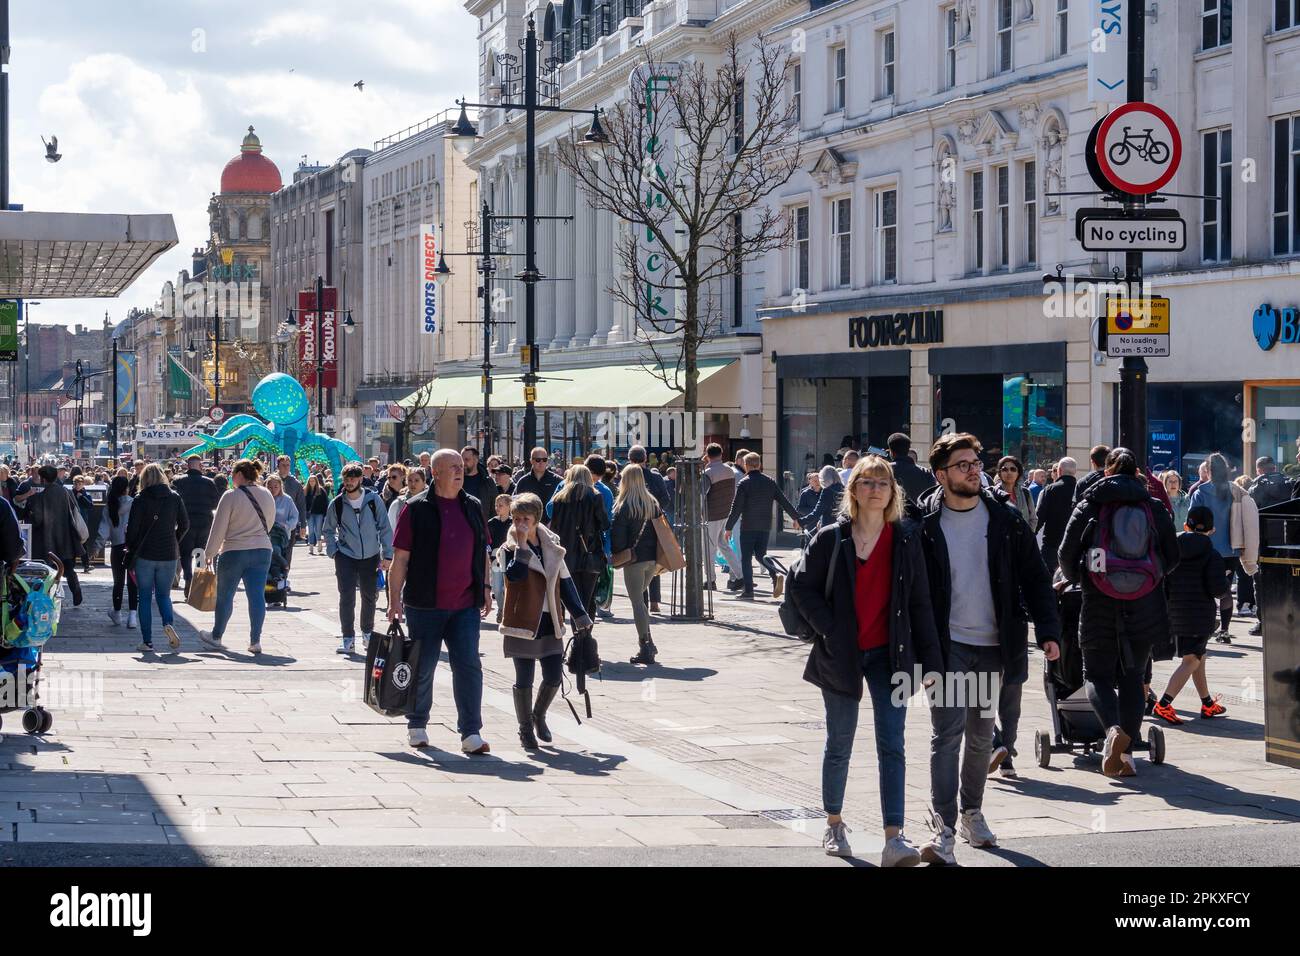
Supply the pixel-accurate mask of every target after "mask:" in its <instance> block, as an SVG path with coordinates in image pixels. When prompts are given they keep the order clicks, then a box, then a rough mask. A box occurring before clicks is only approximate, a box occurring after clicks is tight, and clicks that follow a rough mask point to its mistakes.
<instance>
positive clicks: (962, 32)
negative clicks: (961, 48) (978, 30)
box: [957, 0, 975, 40]
mask: <svg viewBox="0 0 1300 956" xmlns="http://www.w3.org/2000/svg"><path fill="white" fill-rule="evenodd" d="M974 20H975V0H957V39H959V40H969V39H970V38H971V30H972V29H973V27H972V24H973V22H974Z"/></svg>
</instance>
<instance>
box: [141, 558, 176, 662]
mask: <svg viewBox="0 0 1300 956" xmlns="http://www.w3.org/2000/svg"><path fill="white" fill-rule="evenodd" d="M175 576H176V561H175V560H172V561H146V560H145V559H144V558H138V559H137V560H136V562H135V582H136V588H137V589H138V590H139V592H140V637H141V639H143V640H144V642H145V643H146V644H152V643H153V602H154V598H157V599H158V616H159V617H161V618H162V623H163V626H164V627H166V626H167V625H168V624H172V623H174V622H175V616H174V615H173V614H172V578H173V577H175Z"/></svg>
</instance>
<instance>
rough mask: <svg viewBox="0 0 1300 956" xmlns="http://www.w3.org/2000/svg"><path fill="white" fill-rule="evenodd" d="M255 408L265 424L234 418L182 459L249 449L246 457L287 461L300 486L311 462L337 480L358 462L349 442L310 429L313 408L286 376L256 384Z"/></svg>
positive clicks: (204, 437)
mask: <svg viewBox="0 0 1300 956" xmlns="http://www.w3.org/2000/svg"><path fill="white" fill-rule="evenodd" d="M253 408H255V409H256V410H257V412H258V413H259V414H260V415H262V416H263V418H265V419H266V421H265V422H264V421H262V419H261V418H258V417H257V416H256V415H234V416H232V417H231V418H228V419H227V420H226V421H224V422H223V423H222V424H221V427H220V428H219V429H217V433H216V434H215V435H200V436H199V444H197V445H195V446H194V447H193V448H190V449H188V450H186V451H185V452H183V453H182V457H184V456H185V455H202V454H203V453H204V452H208V451H212V450H213V449H214V448H234V447H236V446H238V445H244V444H247V448H245V449H244V454H246V455H248V456H249V457H252V456H253V455H256V454H259V453H261V452H266V453H267V454H268V455H270V456H271V458H273V459H274V458H275V457H277V456H279V455H288V456H289V459H290V460H291V461H292V462H293V471H294V474H296V475H297V476H298V480H299V481H301V482H302V483H303V484H304V485H305V484H306V483H307V478H308V475H309V471H308V465H309V463H310V462H313V461H322V462H325V464H327V465H329V468H330V471H331V472H333V474H334V476H335V478H336V479H337V478H338V475H339V474H340V472H342V470H343V463H344V462H345V461H360V460H361V456H360V455H358V454H357V453H356V452H355V451H353V450H352V447H351V446H350V445H348V444H347V442H342V441H339V440H338V439H337V438H330V437H329V436H328V435H320V434H317V433H316V432H314V431H312V430H311V429H310V428H308V417H309V413H310V411H311V405H310V404H309V403H308V401H307V392H306V390H305V389H304V388H303V387H302V385H300V384H299V383H298V380H297V379H295V378H293V377H292V376H290V375H285V374H284V373H283V372H273V373H272V374H270V375H268V376H266V378H264V379H262V380H261V381H260V382H258V383H257V387H256V388H254V389H253Z"/></svg>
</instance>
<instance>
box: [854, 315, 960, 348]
mask: <svg viewBox="0 0 1300 956" xmlns="http://www.w3.org/2000/svg"><path fill="white" fill-rule="evenodd" d="M942 341H943V310H942V309H926V310H924V311H920V312H892V313H889V314H886V315H855V316H853V317H852V318H851V319H849V348H851V349H870V348H876V347H878V346H882V345H930V344H933V343H935V342H942Z"/></svg>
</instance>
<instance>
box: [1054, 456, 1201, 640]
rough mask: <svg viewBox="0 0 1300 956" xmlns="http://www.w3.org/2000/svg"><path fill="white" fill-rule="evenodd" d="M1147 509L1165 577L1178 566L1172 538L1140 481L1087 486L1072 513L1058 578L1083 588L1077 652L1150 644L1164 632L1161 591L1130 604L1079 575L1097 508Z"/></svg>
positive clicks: (1169, 521) (1127, 478) (1165, 514)
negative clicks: (1140, 505)
mask: <svg viewBox="0 0 1300 956" xmlns="http://www.w3.org/2000/svg"><path fill="white" fill-rule="evenodd" d="M1141 501H1146V502H1149V503H1150V505H1151V518H1152V521H1153V522H1154V524H1155V532H1156V555H1157V557H1158V558H1159V560H1160V566H1161V568H1162V569H1163V570H1164V573H1165V574H1166V575H1168V574H1169V573H1171V572H1172V571H1173V569H1174V568H1176V567H1177V566H1178V536H1177V535H1176V534H1175V533H1174V519H1173V518H1172V517H1171V516H1170V514H1169V511H1168V510H1167V509H1166V508H1165V507H1164V505H1162V504H1161V503H1160V502H1159V501H1157V500H1156V499H1155V498H1152V497H1151V493H1150V491H1149V490H1148V488H1147V483H1146V480H1145V479H1143V478H1135V477H1133V476H1132V475H1111V476H1110V477H1109V478H1106V477H1103V478H1102V479H1101V480H1100V481H1096V482H1093V484H1092V487H1090V488H1089V489H1087V491H1086V492H1085V493H1084V496H1083V498H1082V500H1080V502H1079V503H1078V504H1077V505H1075V507H1074V514H1072V515H1071V516H1070V523H1069V524H1068V525H1066V528H1065V539H1064V540H1063V541H1062V542H1061V550H1060V552H1059V553H1058V555H1057V557H1058V558H1059V559H1060V567H1061V573H1062V574H1064V575H1065V577H1066V579H1067V580H1069V581H1077V582H1081V583H1082V584H1083V610H1082V612H1081V613H1080V616H1079V643H1080V644H1081V645H1082V646H1083V647H1090V646H1096V645H1098V644H1104V643H1107V642H1114V641H1117V640H1119V639H1120V638H1126V639H1129V640H1134V641H1141V642H1151V641H1154V640H1155V639H1156V638H1158V637H1160V636H1162V635H1165V634H1167V633H1168V631H1169V611H1168V607H1167V603H1166V600H1165V593H1164V589H1163V588H1156V589H1155V590H1154V591H1152V592H1151V593H1150V594H1147V595H1146V596H1144V597H1140V598H1137V599H1136V600H1132V601H1121V600H1116V599H1115V598H1112V597H1110V596H1109V595H1106V594H1103V593H1102V592H1101V591H1099V590H1097V588H1096V586H1095V585H1094V584H1093V583H1092V579H1091V577H1090V576H1089V575H1088V574H1087V572H1086V571H1085V570H1084V566H1083V565H1084V558H1085V556H1086V555H1087V553H1088V549H1089V548H1091V547H1092V546H1093V543H1094V541H1095V540H1096V537H1097V535H1096V524H1097V520H1098V518H1099V517H1100V516H1101V509H1102V506H1103V505H1106V504H1111V503H1115V502H1133V503H1136V502H1141Z"/></svg>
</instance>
